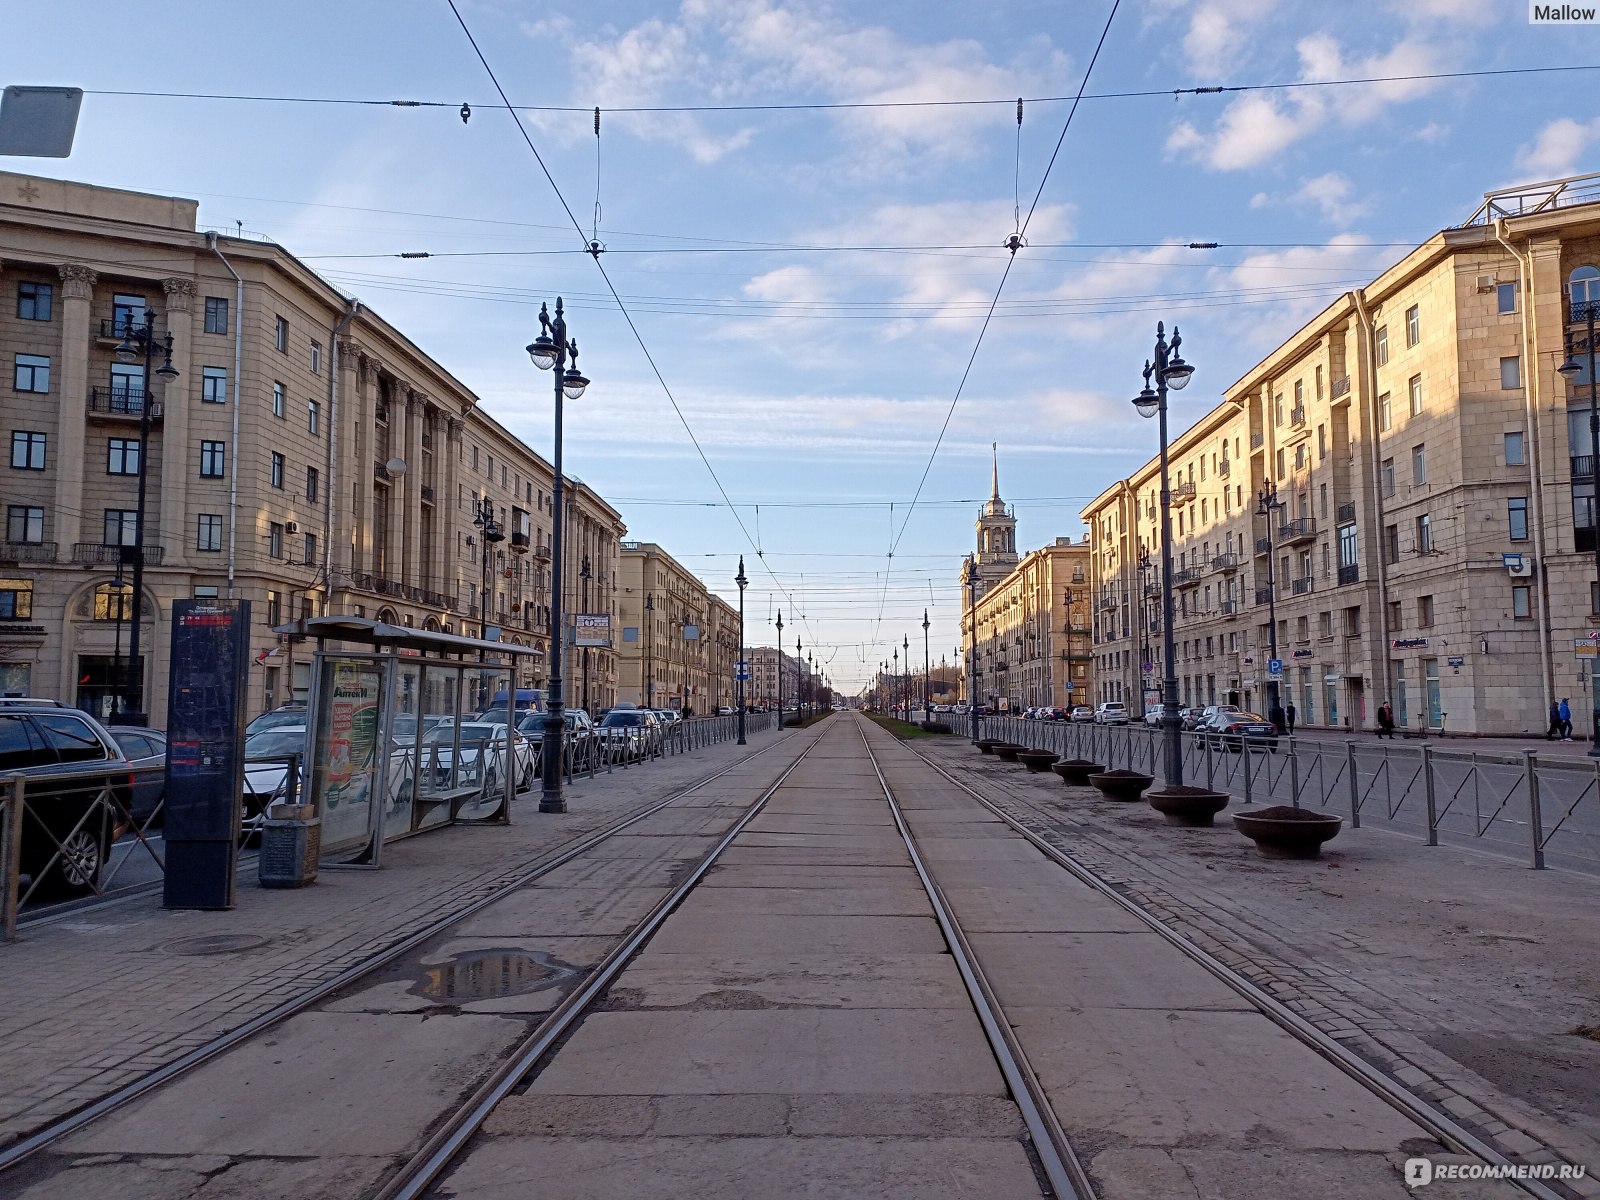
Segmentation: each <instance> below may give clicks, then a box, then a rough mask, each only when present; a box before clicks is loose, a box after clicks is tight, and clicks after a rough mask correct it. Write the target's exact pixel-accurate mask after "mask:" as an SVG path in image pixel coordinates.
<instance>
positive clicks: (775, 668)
mask: <svg viewBox="0 0 1600 1200" xmlns="http://www.w3.org/2000/svg"><path fill="white" fill-rule="evenodd" d="M779 672H782V677H781V679H780V677H779ZM805 678H806V660H805V659H803V658H802V659H799V660H798V661H796V659H795V657H794V655H792V654H785V653H784V652H783V651H781V650H779V649H777V648H776V647H773V646H754V647H752V648H751V650H750V682H749V683H748V684H746V685H745V696H746V698H747V699H748V700H749V702H750V703H751V704H764V705H766V706H768V707H769V708H770V707H772V706H774V705H776V704H777V703H778V699H779V696H780V695H781V696H782V698H783V703H784V706H785V707H786V708H792V707H793V706H794V698H795V696H796V695H797V694H798V691H799V689H800V688H801V687H802V685H803V684H804V682H805Z"/></svg>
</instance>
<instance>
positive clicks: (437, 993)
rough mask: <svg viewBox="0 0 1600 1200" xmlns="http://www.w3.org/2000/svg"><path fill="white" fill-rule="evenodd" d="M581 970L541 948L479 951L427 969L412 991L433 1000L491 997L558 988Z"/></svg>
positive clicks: (486, 998)
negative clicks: (544, 951)
mask: <svg viewBox="0 0 1600 1200" xmlns="http://www.w3.org/2000/svg"><path fill="white" fill-rule="evenodd" d="M577 973H578V970H577V968H576V967H573V966H571V965H569V964H567V963H564V962H562V961H560V960H559V959H557V958H554V957H553V956H551V955H549V954H545V953H543V952H541V951H537V950H534V951H528V950H479V951H474V952H473V953H471V954H460V955H457V956H456V958H455V960H454V961H453V962H448V963H445V964H443V965H441V966H437V967H428V968H426V969H425V970H424V971H423V973H422V977H421V978H420V979H418V980H417V982H416V983H415V984H413V985H412V987H411V992H412V994H414V995H417V996H426V997H427V998H428V999H430V1000H457V1001H460V1000H491V999H493V998H494V997H496V996H519V995H522V994H523V993H525V992H537V991H540V990H541V989H543V988H547V987H554V986H555V985H556V984H558V983H560V982H561V981H562V980H565V979H570V978H572V977H573V976H574V975H576V974H577Z"/></svg>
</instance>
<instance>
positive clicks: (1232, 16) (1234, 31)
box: [1183, 0, 1277, 76]
mask: <svg viewBox="0 0 1600 1200" xmlns="http://www.w3.org/2000/svg"><path fill="white" fill-rule="evenodd" d="M1276 7H1277V0H1201V2H1200V3H1197V4H1195V5H1194V7H1193V9H1192V10H1191V12H1190V16H1189V28H1188V31H1187V32H1186V33H1185V34H1184V37H1183V51H1184V57H1185V59H1186V60H1187V63H1188V66H1189V68H1190V69H1191V70H1192V71H1193V72H1194V74H1195V75H1196V76H1222V75H1226V74H1230V73H1231V72H1232V71H1233V70H1234V68H1235V67H1236V66H1237V65H1238V63H1239V61H1240V58H1241V57H1242V56H1243V52H1244V51H1245V49H1246V48H1247V47H1248V45H1249V35H1250V32H1251V27H1252V26H1255V25H1258V24H1260V23H1261V22H1262V21H1263V20H1264V19H1265V18H1266V17H1267V16H1269V15H1270V14H1271V13H1272V11H1273V9H1274V8H1276Z"/></svg>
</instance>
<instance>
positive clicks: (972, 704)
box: [967, 559, 979, 742]
mask: <svg viewBox="0 0 1600 1200" xmlns="http://www.w3.org/2000/svg"><path fill="white" fill-rule="evenodd" d="M967 630H968V634H969V636H970V637H971V639H972V644H971V646H970V648H969V649H968V650H967V678H968V680H969V681H970V682H969V683H968V684H967V715H968V717H969V718H970V721H969V724H970V725H971V726H972V740H973V741H974V742H976V741H977V740H978V737H979V733H978V564H977V563H976V562H973V561H972V560H971V559H969V560H967Z"/></svg>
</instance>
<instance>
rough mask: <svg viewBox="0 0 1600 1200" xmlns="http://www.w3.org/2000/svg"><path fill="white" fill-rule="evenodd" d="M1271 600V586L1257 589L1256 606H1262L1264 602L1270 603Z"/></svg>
mask: <svg viewBox="0 0 1600 1200" xmlns="http://www.w3.org/2000/svg"><path fill="white" fill-rule="evenodd" d="M1271 600H1272V589H1271V588H1257V589H1256V607H1257V608H1260V607H1261V606H1262V605H1263V604H1267V603H1269V602H1270V601H1271Z"/></svg>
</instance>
